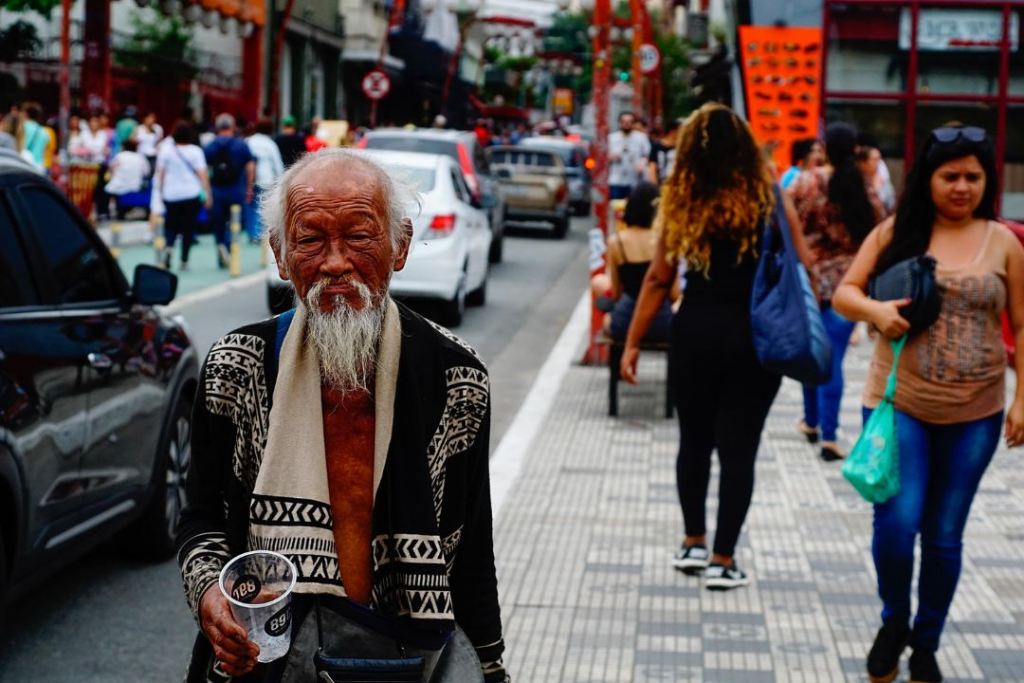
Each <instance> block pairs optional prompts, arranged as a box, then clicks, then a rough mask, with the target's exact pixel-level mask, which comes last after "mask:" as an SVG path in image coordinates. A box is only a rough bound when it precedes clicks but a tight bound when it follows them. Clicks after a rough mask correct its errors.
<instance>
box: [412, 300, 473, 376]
mask: <svg viewBox="0 0 1024 683" xmlns="http://www.w3.org/2000/svg"><path fill="white" fill-rule="evenodd" d="M398 310H399V314H400V315H401V318H402V332H403V336H406V337H411V338H413V339H415V340H416V345H417V348H419V349H421V350H427V349H428V348H431V347H432V348H434V349H436V350H438V351H440V352H441V353H442V354H443V355H444V356H446V357H447V359H448V362H447V363H446V364H447V365H449V366H455V365H463V366H469V367H473V368H476V369H479V370H482V371H484V372H486V371H487V367H486V366H485V365H484V362H483V360H482V359H481V358H480V354H478V353H477V352H476V349H474V348H473V347H472V346H470V345H469V344H468V343H467V342H466V341H465V340H464V339H462V338H461V337H459V336H458V335H457V334H455V333H454V332H452V331H451V330H449V329H448V328H446V327H442V326H441V325H438V324H437V323H435V322H434V321H432V320H429V319H427V318H424V317H423V316H421V315H420V314H418V313H416V312H415V311H413V310H411V309H410V308H408V307H407V306H405V305H404V304H402V303H398Z"/></svg>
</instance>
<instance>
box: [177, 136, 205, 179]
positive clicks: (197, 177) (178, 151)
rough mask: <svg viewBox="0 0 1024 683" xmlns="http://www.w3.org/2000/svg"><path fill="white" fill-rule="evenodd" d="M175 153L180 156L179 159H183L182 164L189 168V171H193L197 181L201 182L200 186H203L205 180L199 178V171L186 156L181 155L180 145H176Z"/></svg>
mask: <svg viewBox="0 0 1024 683" xmlns="http://www.w3.org/2000/svg"><path fill="white" fill-rule="evenodd" d="M174 153H175V154H177V155H178V158H179V159H181V163H183V164H185V165H186V166H188V170H190V171H192V175H194V176H195V177H196V180H198V181H199V184H200V185H202V184H203V179H202V178H201V177H199V171H197V170H196V169H195V167H194V166H193V165H192V164H190V163H188V159H186V158H185V155H184V154H182V153H181V150H180V149H178V145H177V144H175V145H174Z"/></svg>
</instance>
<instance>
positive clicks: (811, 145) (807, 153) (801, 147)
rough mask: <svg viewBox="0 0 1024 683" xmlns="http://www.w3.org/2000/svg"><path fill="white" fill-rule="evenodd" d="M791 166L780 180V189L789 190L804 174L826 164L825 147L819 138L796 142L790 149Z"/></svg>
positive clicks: (803, 139) (802, 139)
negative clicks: (798, 177)
mask: <svg viewBox="0 0 1024 683" xmlns="http://www.w3.org/2000/svg"><path fill="white" fill-rule="evenodd" d="M789 156H790V160H791V164H792V165H791V166H790V167H789V168H788V169H786V172H785V173H783V174H782V178H781V179H780V180H779V187H781V188H782V189H783V190H788V189H789V186H790V185H792V184H793V182H794V181H795V180H796V179H797V176H799V175H800V174H801V173H802V172H804V171H807V170H811V169H814V168H817V167H819V166H823V165H824V164H825V147H824V145H822V144H821V140H818V139H817V138H801V139H799V140H794V141H793V144H792V145H790V148H789Z"/></svg>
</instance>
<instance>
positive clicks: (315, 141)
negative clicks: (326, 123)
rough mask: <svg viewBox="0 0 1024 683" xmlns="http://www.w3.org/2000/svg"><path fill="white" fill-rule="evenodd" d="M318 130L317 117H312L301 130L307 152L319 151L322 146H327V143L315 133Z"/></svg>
mask: <svg viewBox="0 0 1024 683" xmlns="http://www.w3.org/2000/svg"><path fill="white" fill-rule="evenodd" d="M319 130H320V124H319V122H318V119H317V118H316V117H314V118H313V120H312V121H310V123H309V125H308V126H306V128H305V130H304V132H303V145H304V146H305V148H306V151H307V152H319V151H320V150H322V149H323V148H325V147H327V143H326V142H324V141H323V140H322V139H321V138H320V137H319V136H318V135H317V132H318V131H319Z"/></svg>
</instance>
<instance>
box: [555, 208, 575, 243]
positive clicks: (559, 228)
mask: <svg viewBox="0 0 1024 683" xmlns="http://www.w3.org/2000/svg"><path fill="white" fill-rule="evenodd" d="M571 220H572V218H570V217H569V215H568V214H565V215H563V216H562V217H561V218H559V219H558V220H556V221H555V237H556V238H557V239H562V238H564V237H565V236H566V235H567V234H568V232H569V222H570V221H571Z"/></svg>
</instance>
